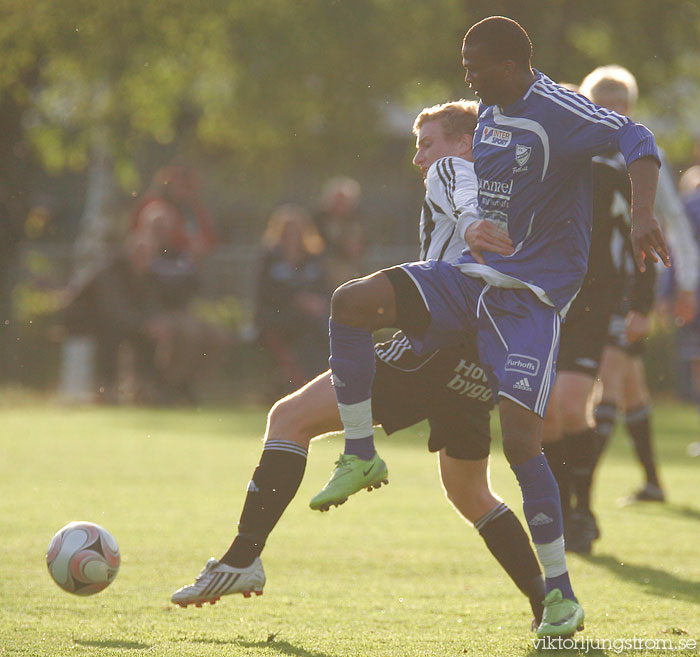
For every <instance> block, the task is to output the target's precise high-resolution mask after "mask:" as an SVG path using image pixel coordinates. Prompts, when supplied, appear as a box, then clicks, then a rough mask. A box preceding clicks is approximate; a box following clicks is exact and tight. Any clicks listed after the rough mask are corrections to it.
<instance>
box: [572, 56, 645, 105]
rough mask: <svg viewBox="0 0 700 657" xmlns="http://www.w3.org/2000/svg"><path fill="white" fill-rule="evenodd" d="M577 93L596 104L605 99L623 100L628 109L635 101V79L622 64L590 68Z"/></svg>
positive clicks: (636, 93)
mask: <svg viewBox="0 0 700 657" xmlns="http://www.w3.org/2000/svg"><path fill="white" fill-rule="evenodd" d="M579 93H580V94H581V95H583V96H585V97H586V98H590V99H591V100H592V101H593V102H594V103H596V104H597V105H603V104H604V103H603V101H605V100H612V99H614V100H620V101H623V102H624V103H625V104H626V105H627V106H628V107H629V108H630V110H631V109H632V108H633V107H634V106H635V104H636V103H637V98H638V97H639V87H637V79H636V78H635V77H634V75H632V73H630V72H629V71H628V70H627V69H626V68H624V67H623V66H618V65H617V64H611V65H609V66H599V67H598V68H596V69H594V70H592V71H591V72H590V73H589V74H588V75H587V76H586V77H585V78H583V82H581V86H580V87H579Z"/></svg>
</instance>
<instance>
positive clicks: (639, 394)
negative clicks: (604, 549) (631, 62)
mask: <svg viewBox="0 0 700 657" xmlns="http://www.w3.org/2000/svg"><path fill="white" fill-rule="evenodd" d="M581 93H582V94H583V95H585V96H586V97H588V98H590V99H591V100H593V102H595V103H596V104H598V105H601V106H603V107H607V108H609V109H612V110H614V111H616V112H619V113H622V114H625V115H630V114H632V113H633V112H634V107H635V104H636V102H637V97H638V89H637V82H636V80H635V78H634V76H633V75H632V74H631V73H630V72H629V71H628V70H627V69H624V68H622V67H620V66H604V67H600V68H597V69H595V70H594V71H592V72H591V73H590V74H589V75H587V76H586V78H585V79H584V80H583V82H582V83H581ZM661 157H662V167H661V170H660V172H659V185H658V189H657V195H656V204H655V208H654V209H655V213H656V215H657V216H658V217H659V219H660V220H661V221H662V222H663V224H664V228H665V229H666V232H667V235H668V243H669V248H670V250H671V252H672V253H673V258H674V263H675V266H674V272H675V280H676V284H677V287H676V290H677V292H676V297H675V313H676V316H677V317H678V318H679V320H680V321H681V322H683V323H687V322H689V321H691V319H692V318H693V316H694V314H695V294H696V289H697V285H698V276H699V270H698V263H699V258H698V249H697V246H696V243H695V240H694V239H693V234H692V231H691V229H690V225H689V222H688V218H687V216H686V214H685V211H684V209H683V206H682V203H681V201H680V199H679V198H678V194H677V192H676V187H675V183H674V181H673V178H672V176H671V172H670V166H669V165H668V162H667V161H666V160H665V158H664V156H663V154H661ZM629 266H630V268H631V267H632V266H633V263H629ZM633 303H634V300H633V298H632V296H631V295H630V293H629V290H627V291H626V292H623V296H622V298H621V305H620V306H619V307H618V308H617V309H615V310H614V312H613V316H612V318H611V321H610V329H609V344H608V345H607V346H606V348H605V350H604V351H603V357H602V361H601V367H600V379H601V381H602V386H603V390H602V398H601V401H600V403H599V404H598V406H597V408H596V409H595V418H596V431H597V433H598V435H599V436H600V440H601V446H600V451H601V452H602V450H604V449H605V445H606V443H607V440H608V439H609V438H610V436H611V434H612V431H613V428H614V424H615V419H616V415H617V409H618V408H621V409H623V410H624V413H625V427H626V430H627V433H628V434H629V436H630V438H631V440H632V444H633V446H634V450H635V454H636V455H637V458H638V460H639V462H640V464H641V465H642V468H643V470H644V477H645V483H644V485H643V486H642V487H641V488H640V489H639V490H638V491H636V492H635V493H634V494H633V495H632V496H631V497H630V498H629V501H663V500H664V499H665V494H664V491H663V489H662V486H661V482H660V480H659V474H658V466H657V463H656V458H655V455H654V450H653V445H652V426H651V417H650V415H651V396H650V394H649V390H648V388H647V384H646V372H645V369H644V362H643V360H642V354H643V350H644V338H645V337H646V336H647V335H648V333H649V316H648V312H646V313H644V312H640V311H639V309H638V307H634V306H633V305H631V304H633Z"/></svg>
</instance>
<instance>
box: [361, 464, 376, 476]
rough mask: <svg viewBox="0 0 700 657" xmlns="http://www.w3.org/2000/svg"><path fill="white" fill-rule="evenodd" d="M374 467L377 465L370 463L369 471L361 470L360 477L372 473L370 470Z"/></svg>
mask: <svg viewBox="0 0 700 657" xmlns="http://www.w3.org/2000/svg"><path fill="white" fill-rule="evenodd" d="M375 465H377V464H376V463H372V465H370V466H369V469H368V470H363V471H362V475H363V476H364V477H366V476H367V475H368V474H369V473H370V472H372V468H374V466H375Z"/></svg>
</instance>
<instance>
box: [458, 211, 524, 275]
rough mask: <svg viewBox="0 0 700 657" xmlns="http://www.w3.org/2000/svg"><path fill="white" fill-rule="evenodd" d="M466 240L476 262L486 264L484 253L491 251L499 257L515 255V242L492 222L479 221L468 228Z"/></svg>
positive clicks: (465, 235) (465, 234)
mask: <svg viewBox="0 0 700 657" xmlns="http://www.w3.org/2000/svg"><path fill="white" fill-rule="evenodd" d="M464 239H465V240H466V242H467V244H468V245H469V250H470V251H471V254H472V256H473V257H474V260H476V261H477V262H478V263H480V264H482V265H483V264H484V263H485V260H484V257H483V256H482V255H481V252H482V251H490V252H491V253H498V254H499V255H506V256H507V255H511V254H512V253H513V242H512V241H511V239H510V237H508V233H506V231H505V230H503V229H501V228H499V227H498V226H496V225H495V224H494V223H492V222H491V221H487V220H486V219H479V220H477V221H475V222H473V223H471V224H469V226H468V227H467V230H466V231H465V233H464Z"/></svg>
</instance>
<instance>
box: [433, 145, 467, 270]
mask: <svg viewBox="0 0 700 657" xmlns="http://www.w3.org/2000/svg"><path fill="white" fill-rule="evenodd" d="M477 193H478V183H477V180H476V174H475V173H474V165H473V164H472V163H471V162H467V161H466V160H463V159H462V158H461V157H443V158H440V159H439V160H436V161H435V162H433V164H432V165H431V166H430V168H429V169H428V175H427V176H426V178H425V200H424V201H423V211H422V213H421V218H420V259H421V260H447V261H449V262H453V261H454V260H456V259H457V258H458V257H459V256H460V255H461V254H462V251H464V250H465V249H466V248H467V245H466V243H465V241H464V233H465V231H466V230H467V226H469V224H470V223H472V222H474V221H476V220H477V219H478V206H477Z"/></svg>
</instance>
